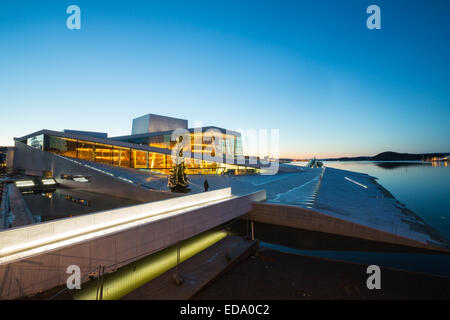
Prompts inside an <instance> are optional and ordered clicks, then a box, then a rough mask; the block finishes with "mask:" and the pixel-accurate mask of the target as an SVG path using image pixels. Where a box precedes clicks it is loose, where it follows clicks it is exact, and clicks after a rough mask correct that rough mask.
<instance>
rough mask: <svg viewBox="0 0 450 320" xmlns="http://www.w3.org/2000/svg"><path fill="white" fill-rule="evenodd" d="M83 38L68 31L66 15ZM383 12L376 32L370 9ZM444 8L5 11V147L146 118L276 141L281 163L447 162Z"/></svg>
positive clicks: (0, 87)
mask: <svg viewBox="0 0 450 320" xmlns="http://www.w3.org/2000/svg"><path fill="white" fill-rule="evenodd" d="M72 4H76V5H77V6H79V8H80V9H81V29H79V30H77V29H74V30H69V29H68V28H67V27H66V20H67V18H68V16H69V15H68V14H67V13H66V9H67V7H68V6H69V5H72ZM372 4H376V5H378V6H379V7H380V8H381V29H380V30H369V29H368V28H367V27H366V20H367V18H368V17H369V15H368V14H367V13H366V9H367V7H368V6H369V5H372ZM449 12H450V2H449V1H445V0H442V1H438V0H435V1H415V0H412V1H406V0H398V1H382V0H377V1H358V0H348V1H338V0H319V1H299V0H292V1H288V0H284V1H269V0H258V1H257V0H240V1H237V0H228V1H222V0H214V1H213V0H209V1H207V0H198V1H189V2H188V1H181V0H180V1H145V2H144V1H133V0H131V1H126V2H125V1H114V2H109V1H85V0H79V1H78V0H77V1H74V2H67V1H21V0H19V1H8V2H2V3H0V57H1V59H0V107H1V110H2V118H1V119H2V123H1V126H0V146H3V145H5V146H7V145H13V144H14V142H13V138H14V137H22V136H25V135H27V134H29V133H32V132H35V131H38V130H41V129H50V130H64V129H74V130H86V131H99V132H107V133H108V135H109V136H110V137H113V136H123V135H129V134H131V124H132V119H133V118H136V117H139V116H142V115H144V114H148V113H155V114H160V115H166V116H170V117H177V118H182V119H187V120H188V121H189V126H190V127H192V126H194V124H195V122H197V121H201V122H202V123H203V125H204V126H217V127H222V128H227V129H230V130H239V129H242V130H247V129H256V130H259V129H267V130H271V129H278V130H279V135H280V142H279V146H280V157H281V158H286V157H290V158H311V157H313V156H317V157H318V158H325V157H341V156H371V155H376V154H378V153H380V152H383V151H396V152H405V153H428V152H429V153H431V152H450V126H449V119H450V72H449V71H450V59H449V57H450V42H449V40H448V39H450V26H449V23H448V14H449Z"/></svg>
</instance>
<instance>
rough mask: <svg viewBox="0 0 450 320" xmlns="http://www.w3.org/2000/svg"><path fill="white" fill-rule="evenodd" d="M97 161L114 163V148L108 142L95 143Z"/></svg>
mask: <svg viewBox="0 0 450 320" xmlns="http://www.w3.org/2000/svg"><path fill="white" fill-rule="evenodd" d="M95 162H100V163H104V164H112V163H113V162H112V148H111V146H110V145H106V144H100V143H96V144H95Z"/></svg>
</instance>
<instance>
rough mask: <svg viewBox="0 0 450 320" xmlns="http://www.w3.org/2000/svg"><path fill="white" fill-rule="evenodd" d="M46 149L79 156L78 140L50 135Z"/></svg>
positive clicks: (73, 156) (67, 155)
mask: <svg viewBox="0 0 450 320" xmlns="http://www.w3.org/2000/svg"><path fill="white" fill-rule="evenodd" d="M46 151H49V152H53V153H56V154H59V155H61V156H65V157H71V158H77V140H73V139H67V138H59V137H53V136H48V139H47V147H46Z"/></svg>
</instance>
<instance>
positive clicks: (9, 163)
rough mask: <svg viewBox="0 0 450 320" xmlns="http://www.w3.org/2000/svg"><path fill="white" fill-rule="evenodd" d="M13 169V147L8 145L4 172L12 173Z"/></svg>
mask: <svg viewBox="0 0 450 320" xmlns="http://www.w3.org/2000/svg"><path fill="white" fill-rule="evenodd" d="M13 169H14V148H13V147H8V153H7V154H6V172H7V173H12V172H13Z"/></svg>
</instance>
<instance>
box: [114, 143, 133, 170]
mask: <svg viewBox="0 0 450 320" xmlns="http://www.w3.org/2000/svg"><path fill="white" fill-rule="evenodd" d="M113 164H114V165H115V166H120V167H128V168H129V167H130V149H128V148H120V147H114V149H113Z"/></svg>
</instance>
